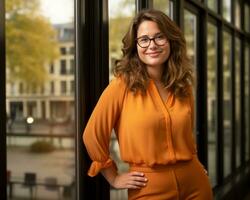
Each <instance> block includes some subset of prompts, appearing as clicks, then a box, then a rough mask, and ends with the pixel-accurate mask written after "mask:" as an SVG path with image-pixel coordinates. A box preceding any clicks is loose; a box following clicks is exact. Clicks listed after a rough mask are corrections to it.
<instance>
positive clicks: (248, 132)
mask: <svg viewBox="0 0 250 200" xmlns="http://www.w3.org/2000/svg"><path fill="white" fill-rule="evenodd" d="M249 55H250V52H249V44H248V43H247V44H246V45H245V72H244V82H245V87H244V88H245V90H244V93H245V112H244V117H245V136H246V138H245V160H246V161H248V160H249V159H250V141H249V140H250V126H249V125H250V117H249V114H250V112H249V110H250V97H249V94H250V93H249V90H250V88H249V84H250V82H249V67H250V64H249Z"/></svg>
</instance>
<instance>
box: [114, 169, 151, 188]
mask: <svg viewBox="0 0 250 200" xmlns="http://www.w3.org/2000/svg"><path fill="white" fill-rule="evenodd" d="M147 181H148V179H147V178H146V177H145V175H144V173H142V172H134V171H133V172H129V173H124V174H120V175H117V177H116V179H115V183H114V187H115V188H118V189H119V188H120V189H122V188H127V189H140V188H142V187H144V186H146V185H147Z"/></svg>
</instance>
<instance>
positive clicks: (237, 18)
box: [235, 0, 241, 28]
mask: <svg viewBox="0 0 250 200" xmlns="http://www.w3.org/2000/svg"><path fill="white" fill-rule="evenodd" d="M240 10H241V9H240V2H239V0H237V1H236V2H235V25H236V26H237V27H238V28H241V25H240V24H241V18H240V14H241V13H240Z"/></svg>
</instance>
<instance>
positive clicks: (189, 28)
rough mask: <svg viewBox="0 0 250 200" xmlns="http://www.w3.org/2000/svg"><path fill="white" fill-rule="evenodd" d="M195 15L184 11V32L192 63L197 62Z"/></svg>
mask: <svg viewBox="0 0 250 200" xmlns="http://www.w3.org/2000/svg"><path fill="white" fill-rule="evenodd" d="M196 33H197V16H196V15H195V14H193V13H191V12H190V11H188V10H185V11H184V34H185V38H186V42H187V52H188V56H189V57H190V59H191V62H192V64H193V65H194V66H195V67H196V63H197V55H196V52H197V49H196V48H197V40H196V38H197V35H196Z"/></svg>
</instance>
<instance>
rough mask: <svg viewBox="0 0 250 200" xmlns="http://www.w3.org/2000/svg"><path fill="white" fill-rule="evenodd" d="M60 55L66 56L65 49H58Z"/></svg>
mask: <svg viewBox="0 0 250 200" xmlns="http://www.w3.org/2000/svg"><path fill="white" fill-rule="evenodd" d="M60 52H61V55H66V47H61V48H60Z"/></svg>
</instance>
